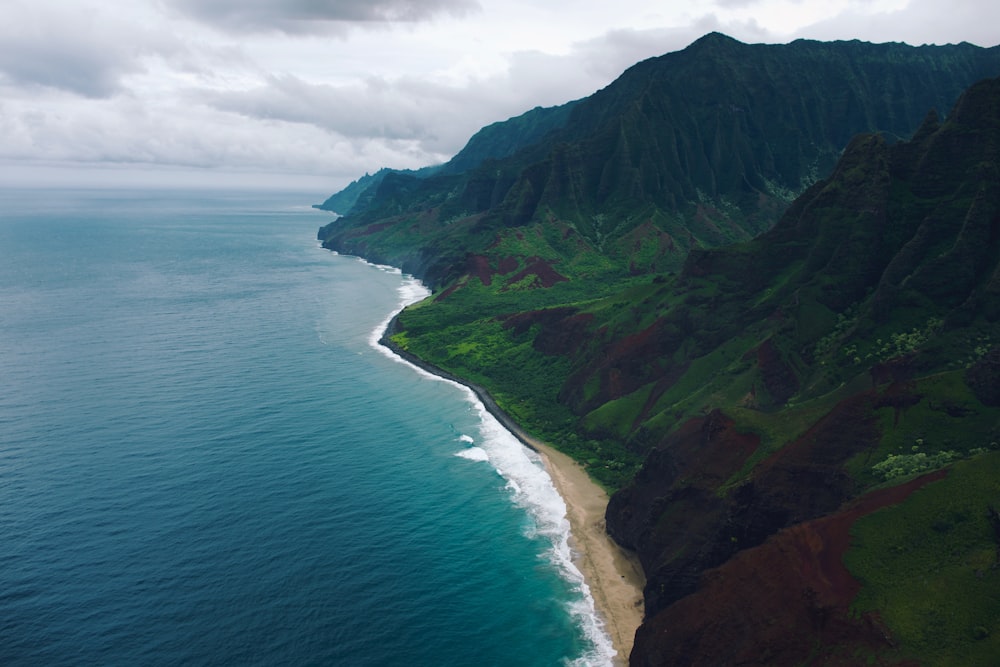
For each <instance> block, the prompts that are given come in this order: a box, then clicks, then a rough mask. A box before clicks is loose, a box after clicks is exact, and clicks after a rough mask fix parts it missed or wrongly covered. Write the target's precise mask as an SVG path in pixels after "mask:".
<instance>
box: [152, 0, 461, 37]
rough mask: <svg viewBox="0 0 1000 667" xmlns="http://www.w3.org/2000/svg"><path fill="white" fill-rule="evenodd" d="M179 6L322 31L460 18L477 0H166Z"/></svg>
mask: <svg viewBox="0 0 1000 667" xmlns="http://www.w3.org/2000/svg"><path fill="white" fill-rule="evenodd" d="M168 2H169V4H171V5H172V6H174V7H175V8H176V9H177V10H179V11H181V12H182V13H184V14H187V15H189V16H191V17H193V18H195V19H197V20H199V21H203V22H205V23H208V24H210V25H212V26H215V27H217V28H221V29H223V30H236V31H241V30H248V31H251V32H271V31H280V32H287V33H291V34H295V33H310V32H326V31H330V30H331V29H332V30H336V29H338V28H340V29H342V28H343V27H345V26H348V25H365V24H382V23H412V22H419V21H427V20H430V19H433V18H436V17H438V16H441V15H452V16H464V15H466V14H468V13H470V12H472V11H475V10H476V9H478V8H479V4H478V2H476V0H168Z"/></svg>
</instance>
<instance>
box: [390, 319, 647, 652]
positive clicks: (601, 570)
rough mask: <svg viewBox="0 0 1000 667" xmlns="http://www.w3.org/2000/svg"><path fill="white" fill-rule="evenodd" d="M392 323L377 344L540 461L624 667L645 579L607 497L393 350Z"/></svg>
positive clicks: (494, 410)
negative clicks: (609, 525) (609, 527)
mask: <svg viewBox="0 0 1000 667" xmlns="http://www.w3.org/2000/svg"><path fill="white" fill-rule="evenodd" d="M397 317H398V315H395V316H393V317H392V318H391V319H390V320H389V322H388V324H387V325H386V327H385V329H384V332H383V334H382V336H381V338H380V339H379V340H378V343H379V344H380V345H383V346H384V347H386V348H387V349H389V350H391V351H392V352H393V353H394V354H396V355H398V356H399V357H400V358H402V359H404V360H406V361H407V362H409V363H411V364H413V365H414V366H417V367H419V368H421V369H423V370H424V371H426V372H428V373H431V374H433V375H437V376H439V377H442V378H445V379H447V380H451V381H452V382H456V383H458V384H461V385H463V386H465V387H468V388H469V389H470V390H471V391H472V392H473V393H474V394H475V395H476V397H477V398H478V399H479V400H480V402H482V404H483V406H484V407H485V408H486V410H487V412H489V413H490V414H491V415H493V416H494V417H495V418H496V419H497V421H499V422H500V424H501V425H502V426H503V427H504V428H505V429H507V430H508V431H510V432H511V433H512V434H513V435H514V436H515V437H516V438H517V439H518V440H520V441H521V443H523V444H524V446H525V447H528V448H529V449H532V450H534V451H535V452H537V453H538V454H539V456H540V457H541V458H542V461H543V463H544V464H545V468H546V470H547V471H548V473H549V476H550V477H551V478H552V482H553V484H554V485H555V487H556V491H558V492H559V495H560V496H562V498H563V501H564V502H565V503H566V515H567V519H568V520H569V523H570V535H571V541H570V546H571V547H572V549H573V559H574V562H575V563H576V565H577V567H579V568H580V571H581V573H582V574H583V577H584V580H585V581H586V583H587V586H588V587H589V588H590V593H591V596H592V597H593V598H594V605H595V607H596V608H597V611H598V613H599V614H600V615H601V618H602V620H603V621H604V627H605V631H606V632H607V634H608V636H609V637H610V639H611V642H612V645H613V646H614V648H615V650H616V651H617V656H616V657H615V664H616V665H627V664H628V658H629V654H630V653H631V652H632V645H633V642H634V639H635V632H636V630H637V629H638V627H639V625H640V624H641V623H642V618H643V595H642V591H643V587H644V586H645V576H644V574H643V572H642V567H641V566H640V564H639V561H638V559H637V558H636V557H635V555H634V554H632V553H630V552H628V551H626V550H625V549H623V548H622V547H620V546H619V545H618V544H617V543H616V542H615V541H614V540H612V539H611V537H610V536H609V535H608V534H607V531H606V530H605V523H604V513H605V510H606V509H607V505H608V494H607V492H606V491H605V490H604V489H603V488H601V487H600V486H599V485H598V484H597V483H596V482H594V481H593V480H592V479H591V478H590V476H589V475H588V474H587V472H586V470H584V468H583V466H581V465H580V464H579V463H577V462H576V461H574V460H573V459H572V458H571V457H569V456H568V455H566V454H564V453H562V452H560V451H558V450H557V449H555V448H553V447H552V446H550V445H548V444H546V443H544V442H541V441H540V440H537V439H536V438H533V437H532V436H530V435H528V434H527V433H525V432H524V430H523V429H522V428H521V427H520V426H519V425H518V424H517V423H516V422H514V420H513V419H511V418H510V416H509V415H508V414H507V413H505V412H504V411H503V410H501V409H500V407H499V406H498V405H497V404H496V401H494V400H493V397H492V396H490V395H489V393H488V392H487V391H486V390H485V389H484V388H483V387H480V386H479V385H476V384H473V383H470V382H468V381H467V380H464V379H462V378H460V377H457V376H455V375H453V374H452V373H449V372H447V371H445V370H443V369H441V368H438V367H437V366H434V365H433V364H429V363H427V362H426V361H424V360H422V359H420V358H419V357H417V356H416V355H414V354H412V353H410V352H407V351H406V350H403V349H400V348H399V347H397V346H395V345H393V344H392V341H391V340H390V338H389V337H390V335H391V334H392V332H394V331H395V330H396V326H397V324H396V323H397Z"/></svg>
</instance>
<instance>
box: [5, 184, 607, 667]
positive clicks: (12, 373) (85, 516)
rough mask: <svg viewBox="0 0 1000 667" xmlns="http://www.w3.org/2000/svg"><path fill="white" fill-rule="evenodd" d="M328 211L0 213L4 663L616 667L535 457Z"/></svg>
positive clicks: (277, 203) (38, 199)
mask: <svg viewBox="0 0 1000 667" xmlns="http://www.w3.org/2000/svg"><path fill="white" fill-rule="evenodd" d="M320 198H322V193H295V192H273V193H271V192H262V191H253V192H250V191H247V192H238V191H232V192H212V191H206V190H195V191H185V192H181V191H173V190H169V189H161V190H124V191H110V190H100V189H93V190H75V191H71V190H47V189H25V190H18V191H10V190H8V191H0V377H2V382H0V664H2V665H6V666H8V667H11V666H20V665H45V666H58V665H73V666H81V665H351V666H360V665H378V666H385V665H411V666H414V665H415V666H421V665H480V666H482V665H540V666H541V665H607V664H610V662H611V655H612V654H613V650H612V649H611V647H610V642H609V641H608V639H607V637H606V636H605V635H604V633H603V632H602V631H601V628H600V624H599V622H598V621H597V618H596V615H595V612H594V606H593V600H592V599H591V598H590V595H589V592H588V590H587V588H586V586H585V584H584V583H583V581H582V578H581V576H580V574H579V572H578V571H577V570H576V568H575V567H574V566H573V564H572V562H571V558H570V550H569V546H568V536H569V527H568V523H567V521H566V519H565V505H564V504H563V503H562V499H561V498H560V497H559V496H558V495H557V494H556V492H555V490H554V488H553V486H552V483H551V481H550V479H549V478H548V476H547V475H546V474H545V472H544V469H543V468H542V466H541V464H540V462H539V460H538V458H537V456H534V455H533V454H532V453H531V452H529V451H528V450H527V449H525V448H524V447H523V446H521V445H520V443H518V442H517V441H516V440H515V439H514V438H513V436H511V435H510V434H509V433H508V432H507V431H505V430H504V429H503V428H502V427H500V426H499V424H497V423H496V421H495V420H494V419H493V418H492V417H491V416H490V415H488V414H487V413H485V411H484V410H483V409H482V406H480V405H479V404H478V403H477V402H476V401H475V400H474V398H473V397H472V396H471V394H470V393H469V392H468V391H467V390H465V389H463V388H461V387H458V386H457V385H454V384H452V383H449V382H446V381H442V380H439V379H436V378H433V377H431V376H428V375H427V374H425V373H422V372H420V371H418V370H417V369H415V368H414V367H412V366H410V365H408V364H405V363H403V362H401V361H400V360H399V359H398V358H396V357H393V356H392V355H391V354H389V353H387V352H386V351H385V350H384V349H383V348H380V347H378V345H377V344H376V340H377V338H378V334H379V333H380V332H381V328H382V327H383V326H384V325H385V323H386V322H387V320H388V318H389V317H390V316H391V314H392V313H393V312H394V311H396V310H397V309H398V308H400V307H401V306H402V304H404V303H406V302H409V301H413V300H415V299H419V298H420V297H421V296H422V295H424V294H426V290H424V288H423V287H422V286H421V285H420V284H419V283H418V282H417V281H415V280H414V279H412V278H411V277H408V276H405V275H401V274H400V273H399V271H397V270H394V269H392V268H390V267H379V266H373V265H371V264H367V263H365V262H363V261H361V260H359V259H357V258H353V257H345V256H339V255H336V254H335V253H331V252H328V251H326V250H323V249H322V248H320V247H319V246H318V244H317V242H316V240H315V232H316V229H317V228H318V227H319V226H320V225H322V224H324V223H326V222H328V221H329V219H330V218H329V215H328V214H324V213H321V212H318V211H315V210H313V209H311V208H310V206H309V205H310V204H311V203H313V202H315V201H318V200H319V199H320Z"/></svg>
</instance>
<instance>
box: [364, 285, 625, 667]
mask: <svg viewBox="0 0 1000 667" xmlns="http://www.w3.org/2000/svg"><path fill="white" fill-rule="evenodd" d="M398 292H399V296H400V305H399V308H398V309H397V310H396V311H394V312H393V313H391V314H390V315H389V316H388V317H387V318H386V319H385V320H383V321H382V322H381V323H380V324H379V326H378V327H376V329H375V330H374V331H372V333H371V335H370V336H369V339H368V340H369V343H370V344H371V346H372V347H374V348H375V349H377V350H378V351H379V352H381V353H383V354H385V355H386V356H387V357H389V358H391V359H394V360H396V361H399V362H401V363H404V364H406V365H408V366H410V367H411V368H413V369H415V370H416V371H417V372H418V373H419V374H421V375H423V376H425V377H428V378H432V379H434V380H438V381H441V382H446V383H449V384H452V385H454V386H456V387H458V388H459V389H461V390H462V391H463V392H464V394H465V397H466V400H468V401H469V402H470V403H471V404H472V405H473V407H474V409H475V410H476V412H477V413H478V415H479V421H480V425H479V431H480V439H479V442H480V446H479V447H470V448H468V449H466V450H463V451H461V452H459V453H458V456H462V457H464V458H469V459H473V460H486V461H488V462H489V463H490V465H492V466H493V467H494V468H495V469H496V471H497V472H498V473H500V475H501V476H502V477H503V478H504V479H505V480H506V481H507V484H506V488H507V490H508V492H509V493H510V496H511V500H512V501H513V502H514V503H515V504H516V505H517V506H519V507H521V508H523V509H524V510H525V511H526V512H527V513H528V515H529V516H530V517H531V519H532V522H533V525H532V526H531V528H530V532H531V534H532V536H535V535H540V536H542V537H543V538H545V539H546V540H547V541H548V542H549V544H550V545H551V546H550V548H549V550H548V553H547V557H548V558H549V560H550V561H551V562H552V564H553V565H554V566H555V567H556V568H557V570H558V571H559V574H560V576H562V578H563V579H564V580H566V581H568V582H569V583H570V585H571V586H572V587H573V588H574V589H575V590H576V591H578V592H579V595H580V597H579V598H578V599H577V600H574V601H572V602H571V603H569V605H568V611H569V613H570V615H571V616H572V617H573V619H574V620H575V621H576V623H577V624H578V625H579V626H580V627H581V628H582V629H583V632H584V634H585V635H586V637H587V639H588V640H590V642H591V644H592V648H591V650H589V651H588V652H587V653H586V654H584V655H583V656H580V657H579V658H577V659H576V660H574V661H572V662H571V663H570V664H571V665H572V666H573V667H598V666H608V665H612V664H613V660H614V657H615V655H617V651H615V649H614V646H613V645H612V643H611V638H610V636H609V635H608V633H607V632H606V631H605V629H604V623H603V621H602V620H601V618H600V617H599V616H598V614H597V611H596V607H595V605H594V598H593V596H592V595H591V593H590V587H589V586H587V582H586V581H584V578H583V574H582V573H581V572H580V570H579V568H577V566H576V564H575V563H574V562H573V552H572V550H571V549H570V546H569V538H570V525H569V519H567V518H566V503H565V501H563V499H562V496H560V495H559V493H558V492H557V491H556V487H555V485H554V484H553V482H552V478H551V477H549V474H548V472H547V471H546V470H545V466H544V465H543V463H542V460H541V457H540V456H539V455H538V453H537V452H535V451H533V450H531V449H528V448H527V447H526V446H524V444H523V443H522V442H521V441H520V440H518V439H517V438H516V437H515V436H514V434H513V433H511V432H510V431H508V430H507V429H506V428H504V426H503V425H502V424H501V423H500V422H499V421H497V419H496V417H494V416H493V415H492V414H490V412H489V411H488V410H487V409H486V406H484V405H483V404H482V402H481V401H480V400H479V398H478V397H477V396H476V394H475V392H473V391H472V390H471V389H469V388H468V387H466V386H464V385H462V384H459V383H457V382H453V381H452V380H448V379H446V378H442V377H440V376H438V375H434V374H433V373H429V372H428V371H426V370H424V369H422V368H420V367H418V366H415V365H413V364H411V363H409V362H408V361H406V360H405V359H403V358H402V357H400V356H399V355H397V354H395V353H394V352H392V351H391V350H389V349H388V348H386V347H384V346H383V345H380V344H379V340H380V339H381V338H382V334H383V333H384V332H385V328H386V327H387V326H388V325H389V322H391V321H392V318H393V317H395V316H396V315H397V314H399V312H401V311H402V310H403V308H405V307H406V306H408V305H409V304H411V303H416V302H418V301H421V300H423V299H425V298H426V297H427V296H429V295H430V293H431V292H430V290H428V289H427V288H426V287H425V286H424V285H423V283H421V282H420V281H419V280H417V279H416V278H413V277H411V276H404V279H403V283H402V285H400V287H399V290H398ZM460 439H461V440H463V441H465V442H469V443H471V442H474V439H473V438H472V437H470V436H466V435H463V436H462V437H461V438H460ZM477 450H478V452H482V454H479V453H474V452H477ZM480 456H482V457H485V458H473V457H480Z"/></svg>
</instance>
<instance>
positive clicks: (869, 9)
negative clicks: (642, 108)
mask: <svg viewBox="0 0 1000 667" xmlns="http://www.w3.org/2000/svg"><path fill="white" fill-rule="evenodd" d="M712 30H718V31H720V32H724V33H726V34H728V35H731V36H733V37H735V38H737V39H739V40H741V41H744V42H768V43H777V42H787V41H790V40H792V39H796V38H798V37H807V38H814V39H855V38H857V39H863V40H868V41H874V42H887V41H901V42H907V43H909V44H914V45H918V44H925V43H934V44H945V43H956V42H961V41H968V42H972V43H974V44H978V45H980V46H993V45H996V44H998V43H1000V3H998V2H997V1H996V0H947V1H945V0H822V1H813V0H713V1H711V2H699V3H694V2H675V1H673V0H661V1H657V2H654V1H651V0H615V1H613V2H608V1H607V0H547V1H540V2H528V1H527V0H129V1H128V2H124V1H123V2H115V3H110V2H107V0H3V2H2V4H0V184H7V185H10V184H23V183H28V182H42V183H51V184H59V185H64V184H67V183H74V182H77V183H80V184H94V183H106V184H115V183H122V182H133V181H134V182H151V181H156V182H164V183H165V182H177V183H203V184H223V185H232V184H240V183H254V184H271V185H290V184H295V185H297V186H300V187H302V188H304V189H315V190H316V191H317V192H318V193H328V192H333V191H335V190H338V189H340V188H341V187H343V186H344V185H346V184H347V183H348V182H350V181H351V180H354V179H355V178H357V177H359V176H361V175H363V174H364V173H365V172H366V171H369V172H370V171H375V170H377V169H379V168H380V167H383V166H388V167H397V168H416V167H421V166H425V165H428V164H434V163H437V162H442V161H445V160H447V159H448V158H449V157H451V156H452V155H453V154H454V153H455V152H457V151H458V150H460V149H461V148H462V146H463V145H464V144H465V142H466V141H467V140H468V138H469V137H470V136H471V135H472V134H473V133H474V132H475V131H476V130H478V129H479V128H480V127H482V126H484V125H487V124H489V123H491V122H494V121H497V120H504V119H506V118H509V117H511V116H514V115H517V114H520V113H522V112H524V111H526V110H528V109H530V108H532V107H535V106H551V105H556V104H562V103H564V102H567V101H569V100H573V99H577V98H580V97H584V96H586V95H589V94H591V93H593V92H594V91H595V90H597V89H599V88H602V87H603V86H606V85H607V84H608V83H610V82H611V81H612V80H614V79H615V78H616V77H617V76H618V75H619V74H620V73H621V72H622V71H623V70H624V69H625V68H626V67H628V66H629V65H631V64H633V63H635V62H637V61H639V60H642V59H644V58H648V57H651V56H656V55H661V54H663V53H667V52H670V51H676V50H678V49H682V48H684V47H685V46H687V45H688V44H690V43H691V42H692V41H694V40H695V39H697V38H698V37H700V36H701V35H703V34H705V33H706V32H710V31H712ZM998 74H1000V73H998Z"/></svg>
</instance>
